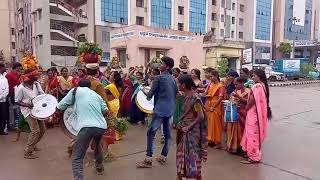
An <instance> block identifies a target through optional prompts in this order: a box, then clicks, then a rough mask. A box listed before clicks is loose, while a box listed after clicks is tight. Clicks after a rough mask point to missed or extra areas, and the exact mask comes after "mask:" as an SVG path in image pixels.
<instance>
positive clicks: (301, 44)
mask: <svg viewBox="0 0 320 180" xmlns="http://www.w3.org/2000/svg"><path fill="white" fill-rule="evenodd" d="M294 45H295V47H310V46H316V45H317V43H316V42H315V41H309V40H299V41H297V40H295V41H294Z"/></svg>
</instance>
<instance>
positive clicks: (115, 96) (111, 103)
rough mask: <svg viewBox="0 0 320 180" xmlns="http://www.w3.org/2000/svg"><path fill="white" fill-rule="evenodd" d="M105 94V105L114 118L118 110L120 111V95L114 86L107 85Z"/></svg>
mask: <svg viewBox="0 0 320 180" xmlns="http://www.w3.org/2000/svg"><path fill="white" fill-rule="evenodd" d="M105 89H106V94H107V99H108V101H107V104H108V108H109V111H110V112H111V114H112V116H113V117H114V118H116V117H118V113H119V109H120V100H119V97H120V93H119V91H118V89H117V87H116V85H114V84H112V83H111V84H108V85H107V86H106V87H105Z"/></svg>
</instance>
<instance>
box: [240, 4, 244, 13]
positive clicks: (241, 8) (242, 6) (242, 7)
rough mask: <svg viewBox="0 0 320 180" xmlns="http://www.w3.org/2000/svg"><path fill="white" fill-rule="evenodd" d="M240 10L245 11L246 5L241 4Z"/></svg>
mask: <svg viewBox="0 0 320 180" xmlns="http://www.w3.org/2000/svg"><path fill="white" fill-rule="evenodd" d="M240 12H244V5H243V4H240Z"/></svg>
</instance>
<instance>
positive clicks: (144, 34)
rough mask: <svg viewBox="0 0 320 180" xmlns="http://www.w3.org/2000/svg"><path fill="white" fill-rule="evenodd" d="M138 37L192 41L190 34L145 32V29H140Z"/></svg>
mask: <svg viewBox="0 0 320 180" xmlns="http://www.w3.org/2000/svg"><path fill="white" fill-rule="evenodd" d="M139 36H140V37H146V38H157V39H167V40H175V41H192V40H193V37H192V36H181V35H176V34H162V33H157V32H147V31H140V32H139Z"/></svg>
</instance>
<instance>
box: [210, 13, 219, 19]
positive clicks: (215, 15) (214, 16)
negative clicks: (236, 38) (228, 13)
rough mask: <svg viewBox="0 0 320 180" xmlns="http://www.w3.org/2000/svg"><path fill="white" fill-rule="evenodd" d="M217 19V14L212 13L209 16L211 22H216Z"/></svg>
mask: <svg viewBox="0 0 320 180" xmlns="http://www.w3.org/2000/svg"><path fill="white" fill-rule="evenodd" d="M217 19H218V18H217V13H212V15H211V20H212V21H216V20H217Z"/></svg>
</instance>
